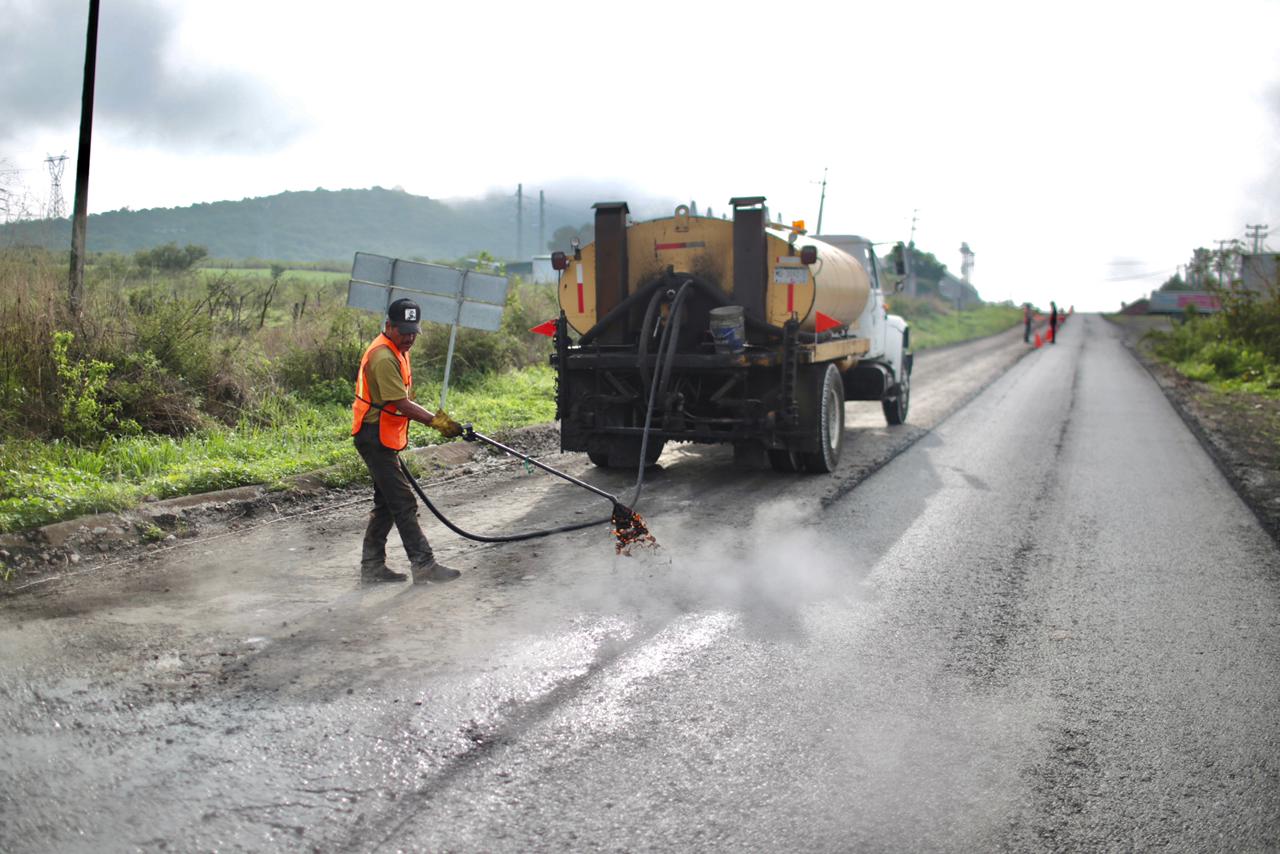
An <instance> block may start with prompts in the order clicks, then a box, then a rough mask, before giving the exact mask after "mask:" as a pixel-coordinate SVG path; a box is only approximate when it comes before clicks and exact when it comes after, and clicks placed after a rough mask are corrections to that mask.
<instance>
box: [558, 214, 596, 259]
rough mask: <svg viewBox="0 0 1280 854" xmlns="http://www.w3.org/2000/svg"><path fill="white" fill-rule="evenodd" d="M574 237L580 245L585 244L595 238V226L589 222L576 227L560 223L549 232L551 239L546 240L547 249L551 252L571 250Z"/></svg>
mask: <svg viewBox="0 0 1280 854" xmlns="http://www.w3.org/2000/svg"><path fill="white" fill-rule="evenodd" d="M575 237H576V238H578V243H579V244H580V245H584V246H585V245H586V244H588V243H590V242H591V241H593V240H595V239H596V227H595V226H594V225H592V224H591V223H589V222H588V223H586V224H584V225H582V226H580V227H578V228H574V227H573V226H571V225H562V226H560V227H559V228H557V229H556V230H555V231H554V232H552V233H551V239H550V240H549V241H547V249H549V250H550V251H552V252H566V253H567V252H572V251H573V239H574V238H575Z"/></svg>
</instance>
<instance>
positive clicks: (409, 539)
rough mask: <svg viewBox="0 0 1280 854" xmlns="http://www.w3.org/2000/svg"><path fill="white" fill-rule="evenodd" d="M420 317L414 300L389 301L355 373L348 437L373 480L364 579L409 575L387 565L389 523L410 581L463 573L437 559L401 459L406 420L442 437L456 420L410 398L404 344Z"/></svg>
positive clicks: (414, 332)
mask: <svg viewBox="0 0 1280 854" xmlns="http://www.w3.org/2000/svg"><path fill="white" fill-rule="evenodd" d="M421 319H422V309H421V308H420V307H419V305H418V304H417V303H416V302H414V301H413V300H408V299H398V300H396V301H395V302H393V303H391V305H390V306H389V307H388V309H387V320H386V323H385V324H383V329H382V333H381V334H380V335H379V336H378V337H377V338H375V339H374V340H373V343H372V344H370V345H369V347H368V348H367V349H366V350H365V352H364V356H363V357H362V358H361V359H360V370H359V372H358V373H357V374H356V392H355V395H356V396H355V401H354V402H353V403H352V405H351V415H352V418H351V435H352V437H353V441H354V443H355V446H356V451H358V452H359V454H360V457H361V459H363V460H364V463H365V465H366V466H368V468H369V475H370V476H371V477H372V478H373V510H372V511H370V513H369V525H368V527H367V528H365V532H364V545H363V548H362V550H361V554H360V580H361V581H362V582H365V583H374V582H380V581H404V580H405V579H406V578H407V576H406V575H405V574H404V573H402V572H395V571H394V570H392V569H390V568H389V567H388V566H387V552H386V547H387V535H388V534H389V533H390V532H391V527H392V525H394V526H395V528H396V530H397V531H399V532H400V541H401V542H402V543H403V544H404V550H405V553H406V554H408V556H409V563H410V571H411V572H412V573H413V581H414V583H415V584H424V583H428V582H443V581H452V580H453V579H455V578H457V577H458V576H459V575H461V574H462V573H460V572H459V571H458V570H456V569H452V568H450V567H448V566H445V565H444V564H442V563H440V562H439V561H437V560H436V559H435V554H434V553H433V552H432V549H431V544H430V543H429V542H427V537H426V535H425V534H424V533H423V532H422V526H421V525H419V524H418V502H417V499H415V498H414V495H413V489H412V487H411V485H410V483H409V479H408V477H407V476H406V475H405V472H404V469H403V468H402V467H401V465H400V451H402V450H404V449H405V448H406V447H408V445H409V422H410V421H417V422H420V423H422V424H426V425H427V426H429V427H433V428H435V429H437V430H440V431H441V432H442V433H444V434H445V435H454V436H456V435H459V434H460V429H459V428H458V425H456V424H455V423H454V422H452V421H451V420H449V419H448V417H447V416H445V415H444V413H443V412H441V413H439V417H437V413H433V412H429V411H427V410H426V409H423V408H422V407H421V406H419V405H418V404H416V403H414V402H413V400H411V399H410V398H411V397H412V394H413V371H412V369H411V367H410V364H409V349H410V348H411V347H413V342H414V341H415V340H416V339H417V337H418V333H419V332H420V331H421V325H420V324H421Z"/></svg>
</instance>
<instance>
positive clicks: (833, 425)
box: [823, 385, 843, 453]
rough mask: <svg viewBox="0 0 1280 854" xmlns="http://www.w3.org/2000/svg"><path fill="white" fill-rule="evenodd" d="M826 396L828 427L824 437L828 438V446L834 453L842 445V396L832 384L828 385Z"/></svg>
mask: <svg viewBox="0 0 1280 854" xmlns="http://www.w3.org/2000/svg"><path fill="white" fill-rule="evenodd" d="M826 398H827V406H826V409H827V429H826V436H824V437H823V438H824V439H825V440H826V445H827V448H828V449H829V450H830V451H831V452H832V453H834V452H835V450H836V449H837V448H838V447H840V432H841V428H842V426H843V425H842V424H841V423H840V421H841V419H840V416H841V415H842V414H843V413H841V411H840V396H839V395H838V394H836V390H835V389H834V388H833V387H831V386H830V385H828V386H827V394H826Z"/></svg>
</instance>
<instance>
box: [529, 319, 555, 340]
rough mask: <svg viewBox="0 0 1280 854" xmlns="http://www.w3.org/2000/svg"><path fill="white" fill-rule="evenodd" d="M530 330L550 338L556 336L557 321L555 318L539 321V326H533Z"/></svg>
mask: <svg viewBox="0 0 1280 854" xmlns="http://www.w3.org/2000/svg"><path fill="white" fill-rule="evenodd" d="M529 331H530V332H536V333H537V334H539V335H545V336H547V337H548V338H555V337H556V322H555V321H554V320H548V321H547V322H546V323H539V324H538V325H537V326H535V327H533V328H532V329H530V330H529Z"/></svg>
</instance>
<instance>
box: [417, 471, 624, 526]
mask: <svg viewBox="0 0 1280 854" xmlns="http://www.w3.org/2000/svg"><path fill="white" fill-rule="evenodd" d="M400 469H401V470H402V471H403V472H404V474H405V477H407V478H409V485H410V486H412V487H413V491H414V492H416V493H418V497H419V498H421V499H422V503H423V504H425V505H427V509H428V510H430V511H431V513H432V515H434V516H435V517H436V518H437V519H439V520H440V521H441V523H443V524H444V526H445V527H446V528H448V529H449V530H450V531H453V532H454V533H455V534H457V535H458V536H460V537H466V538H467V539H468V540H475V541H476V542H478V543H518V542H521V541H523V540H536V539H538V538H540V537H549V536H551V535H552V534H566V533H568V532H569V531H581V530H582V529H583V528H590V527H593V526H595V525H603V524H607V523H611V522H613V517H612V516H605V517H604V518H603V519H592V520H590V521H588V522H575V523H573V524H572V525H561V526H560V527H558V528H545V529H543V530H540V531H526V532H525V533H523V534H500V535H497V536H486V535H484V534H473V533H471V532H470V531H464V530H463V529H462V528H459V527H458V526H457V525H455V524H453V523H452V522H450V521H449V520H448V519H447V518H446V517H445V515H444V514H443V513H441V512H440V511H439V509H437V508H436V506H435V505H434V504H432V503H431V499H430V498H428V497H427V494H426V493H425V492H423V491H422V487H421V486H418V481H417V480H416V479H415V478H414V476H413V474H412V473H411V472H410V471H409V466H408V465H406V464H405V461H404V459H403V458H401V460H400ZM619 506H621V505H619V504H618V503H616V502H615V503H614V507H619Z"/></svg>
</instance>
